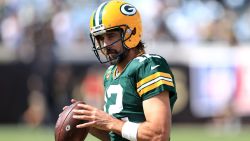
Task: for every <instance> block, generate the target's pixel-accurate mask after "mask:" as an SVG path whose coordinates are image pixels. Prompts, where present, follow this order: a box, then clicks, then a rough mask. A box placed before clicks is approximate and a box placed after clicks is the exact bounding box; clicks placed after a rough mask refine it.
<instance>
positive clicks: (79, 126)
mask: <svg viewBox="0 0 250 141" xmlns="http://www.w3.org/2000/svg"><path fill="white" fill-rule="evenodd" d="M94 124H95V121H90V122H86V123H83V124H78V125H76V128H85V127H89V126H92V125H94Z"/></svg>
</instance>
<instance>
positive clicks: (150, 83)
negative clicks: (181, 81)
mask: <svg viewBox="0 0 250 141" xmlns="http://www.w3.org/2000/svg"><path fill="white" fill-rule="evenodd" d="M164 84H165V85H167V86H171V87H174V83H173V80H172V77H171V75H170V74H168V73H164V72H156V73H154V74H152V75H150V76H148V77H146V78H144V79H142V80H141V81H140V82H138V83H137V92H138V94H139V96H142V95H143V94H145V93H147V92H148V91H150V90H153V89H155V88H157V87H159V86H160V85H164Z"/></svg>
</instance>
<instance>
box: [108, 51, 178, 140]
mask: <svg viewBox="0 0 250 141" xmlns="http://www.w3.org/2000/svg"><path fill="white" fill-rule="evenodd" d="M116 74H117V66H116V65H112V66H110V67H109V68H108V69H107V71H106V72H105V75H104V88H105V105H104V111H105V112H107V113H109V114H110V115H112V116H113V117H116V118H118V119H121V120H124V121H127V120H128V121H131V122H135V123H140V122H144V121H145V115H144V112H143V106H142V102H143V101H144V100H146V99H149V98H151V97H153V96H155V95H158V94H160V93H161V92H163V91H169V93H170V104H171V109H173V106H174V103H175V101H176V99H177V94H176V89H175V81H174V76H173V74H172V72H171V70H170V68H169V66H168V64H167V62H166V60H165V59H164V58H162V57H161V56H158V55H150V54H144V55H142V56H139V57H136V58H134V59H133V60H131V61H130V62H129V63H128V64H127V66H126V67H125V69H124V70H123V72H121V74H119V75H116ZM110 139H111V140H113V141H122V140H126V139H124V138H122V137H121V136H120V135H118V134H115V133H113V132H110Z"/></svg>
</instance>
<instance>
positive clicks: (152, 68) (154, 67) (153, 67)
mask: <svg viewBox="0 0 250 141" xmlns="http://www.w3.org/2000/svg"><path fill="white" fill-rule="evenodd" d="M159 66H160V65H156V66H152V67H151V70H154V69H156V68H157V67H159Z"/></svg>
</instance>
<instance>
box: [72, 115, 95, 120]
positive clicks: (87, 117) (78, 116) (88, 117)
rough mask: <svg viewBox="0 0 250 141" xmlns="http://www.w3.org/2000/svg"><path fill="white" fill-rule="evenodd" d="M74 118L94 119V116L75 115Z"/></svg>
mask: <svg viewBox="0 0 250 141" xmlns="http://www.w3.org/2000/svg"><path fill="white" fill-rule="evenodd" d="M73 118H74V119H78V120H87V121H94V120H93V117H92V116H87V115H73Z"/></svg>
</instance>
